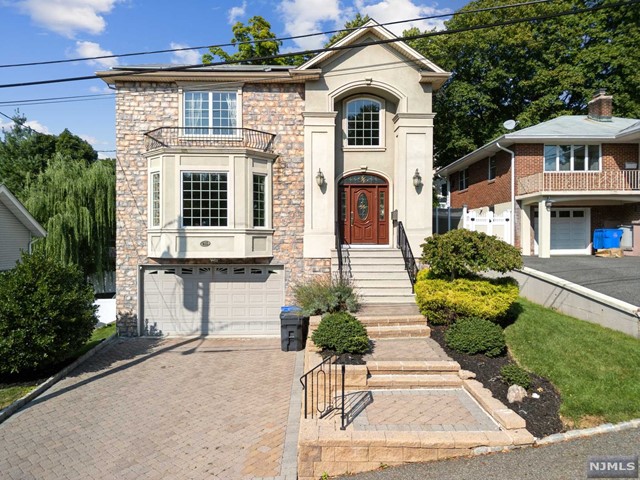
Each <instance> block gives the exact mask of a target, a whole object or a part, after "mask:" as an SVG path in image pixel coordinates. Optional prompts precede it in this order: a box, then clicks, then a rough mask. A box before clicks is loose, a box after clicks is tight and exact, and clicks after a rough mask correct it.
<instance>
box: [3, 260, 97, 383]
mask: <svg viewBox="0 0 640 480" xmlns="http://www.w3.org/2000/svg"><path fill="white" fill-rule="evenodd" d="M96 322H97V319H96V316H95V307H94V306H93V289H92V288H91V286H90V285H88V284H87V282H86V280H85V279H84V278H83V276H82V273H81V272H80V270H79V269H78V267H77V266H75V265H62V264H61V263H59V262H57V261H55V260H53V259H51V258H50V257H48V256H47V255H45V254H44V252H37V253H34V254H33V255H27V254H23V256H22V260H21V261H20V262H19V263H18V265H17V266H16V267H15V268H14V269H12V270H8V271H6V272H1V273H0V358H2V362H0V374H7V373H23V372H28V371H33V370H37V369H39V368H43V367H46V366H48V365H55V364H56V363H58V362H62V361H64V360H65V359H67V358H68V357H69V356H70V355H71V354H73V353H74V352H75V351H77V350H78V348H80V347H81V346H82V345H84V343H85V342H86V341H87V340H88V339H89V337H90V336H91V332H92V331H93V327H94V326H95V324H96Z"/></svg>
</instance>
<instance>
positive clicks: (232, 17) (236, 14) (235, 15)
mask: <svg viewBox="0 0 640 480" xmlns="http://www.w3.org/2000/svg"><path fill="white" fill-rule="evenodd" d="M245 13H247V2H246V1H244V2H242V5H240V6H239V7H232V8H230V9H229V24H230V25H233V24H235V23H236V22H237V21H238V19H239V18H240V17H244V15H245Z"/></svg>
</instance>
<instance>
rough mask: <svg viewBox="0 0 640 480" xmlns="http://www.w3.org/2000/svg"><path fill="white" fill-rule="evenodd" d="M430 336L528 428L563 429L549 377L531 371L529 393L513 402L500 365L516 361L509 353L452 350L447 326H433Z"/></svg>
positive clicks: (536, 431)
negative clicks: (492, 354) (493, 354)
mask: <svg viewBox="0 0 640 480" xmlns="http://www.w3.org/2000/svg"><path fill="white" fill-rule="evenodd" d="M430 328H431V338H433V339H434V340H435V341H436V342H438V343H439V344H440V346H441V347H442V348H443V350H444V351H445V352H446V353H447V355H449V356H450V357H451V358H453V359H454V360H455V361H456V362H458V363H459V364H460V367H461V368H462V369H464V370H469V371H471V372H473V373H475V374H476V380H478V381H479V382H481V383H482V384H483V385H484V386H485V388H488V389H489V390H491V393H492V394H493V396H494V397H495V398H497V399H498V400H500V401H501V402H502V403H504V404H505V405H507V406H509V408H511V409H512V410H514V411H515V412H516V413H518V415H520V416H521V417H522V418H524V419H525V420H526V421H527V430H529V431H530V432H531V433H532V434H533V435H534V436H536V437H538V438H542V437H545V436H547V435H551V434H554V433H558V432H562V431H564V427H563V424H562V421H561V420H560V415H559V413H558V412H559V409H560V402H561V399H560V394H559V393H558V391H557V390H556V388H555V387H554V386H553V384H552V383H551V382H549V381H548V380H546V379H544V378H542V377H539V376H537V375H534V374H530V375H531V379H532V386H531V388H529V390H528V393H529V395H528V396H527V398H525V399H524V400H523V401H522V402H521V403H512V404H510V403H509V402H508V401H507V391H508V390H509V386H508V385H507V384H506V383H504V382H502V380H501V378H500V369H502V367H503V366H505V365H506V364H508V363H513V361H512V360H511V359H510V358H509V356H508V355H504V356H501V357H494V358H490V357H487V356H485V355H466V354H464V353H458V352H455V351H453V350H451V349H450V348H449V347H447V346H446V345H445V343H444V332H445V330H446V327H444V326H439V325H438V326H431V327H430ZM533 392H536V393H538V395H540V398H537V399H536V398H532V397H531V393H533Z"/></svg>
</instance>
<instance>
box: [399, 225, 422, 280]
mask: <svg viewBox="0 0 640 480" xmlns="http://www.w3.org/2000/svg"><path fill="white" fill-rule="evenodd" d="M398 248H399V249H400V251H401V252H402V258H404V268H405V270H406V271H407V274H408V275H409V280H410V281H411V291H412V292H413V291H414V290H413V288H414V285H415V284H416V278H417V277H418V265H417V264H416V259H415V258H414V256H413V252H412V251H411V245H409V239H408V238H407V232H405V231H404V226H403V225H402V222H398Z"/></svg>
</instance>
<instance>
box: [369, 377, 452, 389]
mask: <svg viewBox="0 0 640 480" xmlns="http://www.w3.org/2000/svg"><path fill="white" fill-rule="evenodd" d="M461 385H462V379H461V378H460V376H459V375H457V374H433V375H371V377H370V378H369V379H368V380H367V387H369V388H407V389H411V388H442V387H459V386H461Z"/></svg>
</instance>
